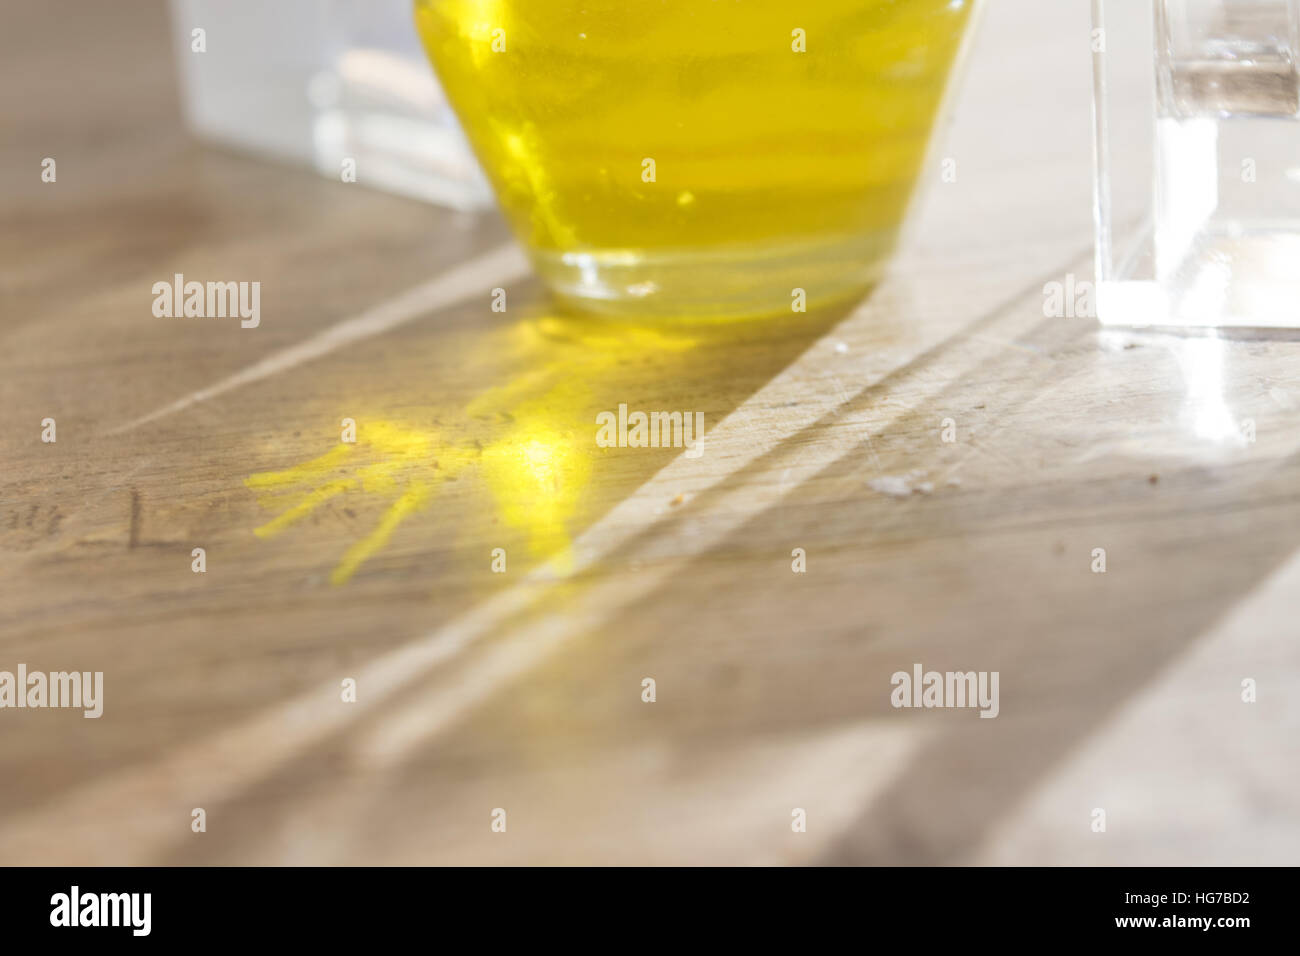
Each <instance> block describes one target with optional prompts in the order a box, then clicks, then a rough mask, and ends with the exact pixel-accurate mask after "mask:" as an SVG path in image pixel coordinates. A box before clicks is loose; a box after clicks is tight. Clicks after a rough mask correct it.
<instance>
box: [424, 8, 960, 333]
mask: <svg viewBox="0 0 1300 956" xmlns="http://www.w3.org/2000/svg"><path fill="white" fill-rule="evenodd" d="M971 2H972V0H800V2H795V0H417V3H416V22H417V26H418V28H419V31H420V34H421V36H422V38H423V40H424V44H425V46H426V48H427V49H428V52H429V55H430V57H431V59H432V61H433V64H434V67H435V68H436V70H437V73H438V76H439V78H440V80H441V82H442V84H443V87H444V89H445V90H446V93H447V96H448V98H449V99H450V101H451V103H452V105H453V106H454V108H455V109H456V112H457V115H458V116H459V118H460V120H461V122H462V125H463V126H464V127H465V129H466V132H467V134H468V136H469V138H470V141H471V143H472V145H473V147H474V150H475V152H476V154H477V155H478V157H479V160H480V161H481V162H482V164H483V166H484V168H485V169H486V171H487V173H488V175H489V177H490V178H491V180H492V182H493V185H494V187H495V189H496V193H497V198H498V200H499V201H500V204H501V207H502V209H503V211H504V212H505V215H506V217H507V218H508V219H509V221H510V224H511V226H512V227H513V229H514V230H515V233H516V235H517V236H518V237H519V238H520V240H521V241H522V242H523V243H524V244H525V245H526V246H527V247H528V248H529V250H530V252H531V254H532V256H533V260H534V263H535V264H536V266H537V268H538V271H539V272H540V273H541V275H542V276H543V278H544V279H546V280H547V281H548V283H549V284H550V285H551V286H552V287H553V288H554V289H555V290H556V291H557V292H559V293H560V294H561V295H562V296H565V297H567V298H571V299H576V300H579V302H580V303H581V304H584V305H586V306H588V307H592V308H595V309H598V310H603V311H611V312H623V313H625V314H635V315H681V316H682V317H695V316H705V315H741V314H752V313H763V312H777V311H787V310H790V309H791V308H792V299H793V298H794V289H795V288H801V289H803V290H804V293H805V297H806V299H807V301H808V302H809V304H810V305H812V304H817V303H819V302H823V301H829V300H833V299H838V298H843V297H845V296H846V295H850V294H855V293H857V294H860V293H861V292H862V291H863V290H864V289H865V288H866V287H867V286H869V285H870V283H871V282H872V281H873V280H874V279H875V278H876V276H877V274H878V272H879V268H880V265H881V263H882V261H883V259H884V258H885V257H886V256H887V255H888V253H889V252H890V250H891V249H892V247H893V244H894V240H895V238H896V234H897V231H898V228H899V225H900V223H901V221H902V218H903V215H904V212H905V210H906V207H907V203H908V200H909V198H910V196H911V193H912V189H913V186H914V185H915V183H916V180H917V177H918V174H919V172H920V167H921V163H922V161H923V159H924V157H925V153H926V146H927V142H928V140H929V136H930V131H931V127H932V125H933V122H934V118H935V114H936V113H937V112H938V109H939V105H940V102H941V99H942V97H943V92H944V88H945V85H946V81H947V76H948V73H949V69H950V67H951V65H952V63H953V60H954V59H955V58H956V55H957V52H958V49H959V47H960V44H961V38H962V34H963V32H964V28H965V25H966V22H967V20H968V19H969V13H970V6H971ZM801 46H802V50H801V49H800V47H801ZM651 161H652V162H651ZM936 175H937V173H936Z"/></svg>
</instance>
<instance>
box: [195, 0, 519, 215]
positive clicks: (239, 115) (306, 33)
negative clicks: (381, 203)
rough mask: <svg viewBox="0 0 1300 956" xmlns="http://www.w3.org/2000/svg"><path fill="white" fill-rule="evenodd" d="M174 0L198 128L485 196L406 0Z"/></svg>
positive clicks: (398, 181)
mask: <svg viewBox="0 0 1300 956" xmlns="http://www.w3.org/2000/svg"><path fill="white" fill-rule="evenodd" d="M171 5H172V25H173V32H174V36H175V46H176V57H177V62H178V67H179V70H180V74H181V80H182V89H183V98H184V104H185V114H186V119H187V122H188V123H189V125H190V127H191V128H192V129H193V130H194V131H195V132H196V133H197V134H198V135H199V136H201V137H203V138H206V139H210V140H213V141H216V142H220V143H225V144H228V145H233V146H236V147H240V148H244V149H248V150H251V151H254V152H257V153H261V154H264V155H268V156H272V157H276V158H279V159H285V160H289V161H292V162H297V163H303V164H306V165H310V166H312V167H314V168H316V169H317V170H319V171H320V172H321V173H322V174H323V175H325V176H329V177H330V178H332V179H336V180H337V179H341V178H344V177H345V176H346V175H349V171H351V172H352V173H354V174H355V177H356V179H355V181H356V182H358V183H360V184H363V185H368V186H373V187H376V188H379V189H385V190H388V191H390V192H396V193H400V194H403V195H407V196H412V197H415V198H418V199H422V200H426V201H428V202H434V203H440V204H442V205H446V206H451V207H454V208H457V209H479V208H484V207H487V206H490V205H491V204H492V202H493V199H492V194H491V191H490V189H489V187H488V185H487V182H486V180H485V179H484V178H483V175H482V173H481V172H480V171H479V168H478V164H477V163H476V161H475V160H474V157H473V155H472V154H471V153H470V150H469V147H468V145H467V144H466V142H465V139H464V136H463V135H462V133H461V131H460V127H459V126H458V124H457V123H456V118H455V116H454V115H453V114H452V111H451V108H450V107H449V106H448V105H447V102H446V100H445V99H444V98H443V96H442V91H441V89H440V88H439V86H438V82H437V79H436V78H435V76H434V74H433V71H432V69H431V68H430V66H429V62H428V59H427V58H426V57H425V55H424V50H423V48H422V47H421V46H420V42H419V38H418V36H417V35H416V33H415V27H414V25H413V23H412V5H411V2H410V0H171ZM196 31H201V33H200V32H196Z"/></svg>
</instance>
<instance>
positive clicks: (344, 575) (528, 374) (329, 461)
mask: <svg viewBox="0 0 1300 956" xmlns="http://www.w3.org/2000/svg"><path fill="white" fill-rule="evenodd" d="M695 345H696V340H695V339H694V338H692V337H691V336H689V335H688V334H686V333H685V332H684V331H682V330H678V331H663V330H660V329H650V328H640V327H635V326H630V325H618V326H613V327H611V326H607V325H605V324H603V323H600V322H591V321H586V320H570V319H566V318H560V317H555V316H541V317H536V318H530V319H526V320H524V321H521V322H518V323H515V324H513V325H511V326H508V327H506V328H504V329H499V330H496V331H494V332H493V333H492V334H491V335H490V336H489V337H488V339H487V340H485V341H484V342H483V343H482V347H481V351H480V352H479V353H478V354H477V355H476V356H474V357H471V358H472V359H473V361H475V362H476V363H478V362H482V363H483V364H484V366H485V367H492V366H491V364H490V363H493V362H502V361H504V362H506V363H507V364H508V365H509V366H510V367H511V368H512V369H516V370H517V371H515V373H514V374H513V375H512V376H511V377H510V378H508V379H507V380H506V381H505V382H504V383H502V384H500V385H496V386H493V387H491V388H488V389H486V390H484V391H483V392H481V393H479V394H478V395H476V396H474V397H473V398H472V399H471V400H470V401H469V402H467V403H465V404H464V405H463V406H462V407H461V408H460V410H459V411H458V412H456V413H454V414H453V415H447V414H446V413H443V412H442V411H441V410H430V414H429V417H430V418H433V417H435V416H434V415H433V412H437V413H438V414H437V416H436V417H437V419H438V420H439V421H440V422H442V424H441V425H440V426H439V428H437V429H432V428H429V427H427V426H419V425H413V424H410V423H406V422H395V421H389V420H384V419H379V420H372V419H369V418H367V417H365V416H357V434H356V438H357V440H356V442H355V443H354V444H351V443H349V444H343V443H340V444H339V445H338V446H336V447H335V448H333V449H331V450H329V451H327V452H326V453H325V454H323V455H320V456H319V457H316V458H313V459H311V460H309V461H306V462H303V463H301V464H298V465H294V466H293V467H290V468H286V469H284V470H281V471H270V472H261V473H258V474H254V475H252V476H250V477H249V478H248V479H246V482H245V483H246V484H247V486H248V487H249V488H250V489H252V490H253V491H254V492H256V493H257V495H258V501H259V503H260V504H261V505H262V506H263V507H264V508H267V509H269V510H273V511H275V512H276V514H275V516H274V517H272V518H271V520H269V521H267V522H266V523H265V524H263V525H261V526H260V527H258V528H257V529H255V532H254V533H255V534H257V536H258V537H261V538H272V537H276V536H278V535H281V534H284V533H285V532H287V531H289V530H290V529H291V528H293V527H294V526H295V525H297V524H298V523H300V522H301V521H303V520H304V519H305V518H308V517H309V516H311V515H312V514H313V513H315V512H317V511H318V510H319V509H321V508H322V507H324V506H326V505H328V504H330V503H332V502H335V501H336V500H338V499H342V500H347V501H350V502H354V503H357V504H360V505H362V506H369V507H373V506H374V505H376V504H381V505H382V506H383V511H382V513H381V515H380V517H379V518H378V520H377V522H376V523H375V525H374V526H373V527H372V528H371V530H370V531H369V532H368V533H367V534H366V535H365V536H364V537H362V538H361V539H360V540H358V541H356V542H355V543H353V544H352V545H351V546H349V547H348V548H347V550H346V552H345V553H344V554H343V556H342V557H341V558H340V559H339V561H338V564H337V565H336V566H335V568H334V570H333V572H332V573H331V575H330V580H331V582H332V583H333V584H336V585H339V584H343V583H345V582H347V581H348V580H349V579H350V578H351V577H352V576H353V575H354V574H356V572H357V571H358V570H359V569H360V568H361V567H362V566H363V565H364V564H365V563H366V562H367V561H368V560H370V559H371V558H372V557H373V556H374V555H375V554H377V553H379V552H380V551H382V550H383V549H384V548H385V547H386V546H387V545H388V544H389V542H390V541H391V539H392V537H393V534H394V533H395V532H396V531H397V529H398V528H399V527H401V526H402V525H403V523H405V522H406V521H407V520H409V519H410V518H411V517H412V516H413V515H416V514H418V513H419V512H421V511H423V510H425V509H427V508H428V507H430V505H431V504H432V502H433V500H434V499H435V497H436V496H437V494H438V492H439V490H440V489H441V488H442V486H443V485H444V484H445V483H446V482H448V481H452V480H456V479H458V478H459V477H461V476H462V475H466V476H470V475H472V476H475V477H477V478H478V480H479V484H477V485H475V486H474V487H475V488H482V489H484V490H486V492H487V493H488V494H489V495H490V497H491V499H492V504H493V507H494V508H495V512H496V515H497V517H498V519H499V520H500V521H501V522H502V523H503V524H505V525H506V526H507V527H509V528H512V529H514V530H517V531H519V532H520V533H522V534H523V535H524V536H525V539H526V541H527V547H528V551H529V555H530V557H532V558H535V559H538V560H549V561H550V562H551V563H552V566H553V567H554V569H555V570H556V571H557V572H560V573H565V572H567V571H568V570H570V569H571V567H572V563H571V555H570V545H571V538H570V530H571V525H572V523H573V522H574V520H575V519H576V518H577V516H578V512H579V508H580V506H581V503H582V496H583V492H584V490H585V488H586V486H587V485H588V484H589V482H590V480H591V474H592V470H593V467H594V459H595V455H596V454H597V453H598V451H599V449H598V448H597V447H596V444H595V434H596V426H595V414H596V412H597V411H601V410H604V409H605V407H606V405H608V404H609V401H607V400H605V399H602V398H601V397H599V394H598V393H603V394H604V395H605V396H606V398H608V396H609V395H611V394H613V395H620V394H622V390H623V389H624V388H625V387H626V386H625V385H624V381H625V378H626V374H627V371H626V370H627V368H628V365H629V363H630V361H631V360H633V359H641V360H643V359H645V358H646V356H647V355H648V354H651V353H654V352H661V353H677V352H684V351H686V350H689V349H691V348H693V347H694V346H695Z"/></svg>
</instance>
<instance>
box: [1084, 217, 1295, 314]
mask: <svg viewBox="0 0 1300 956" xmlns="http://www.w3.org/2000/svg"><path fill="white" fill-rule="evenodd" d="M1297 226H1300V224H1297ZM1296 262H1300V230H1297V228H1296V227H1295V226H1292V227H1291V228H1277V229H1259V228H1257V229H1250V230H1246V229H1233V230H1224V231H1220V232H1215V233H1203V234H1200V235H1198V236H1196V237H1195V238H1194V239H1193V240H1192V241H1191V242H1189V244H1188V248H1187V250H1186V251H1185V253H1184V256H1183V259H1182V260H1181V261H1180V262H1179V263H1178V265H1177V268H1176V269H1174V270H1171V272H1170V274H1169V275H1168V276H1166V277H1165V278H1164V279H1162V280H1153V279H1147V280H1136V279H1130V280H1127V281H1125V280H1123V279H1121V280H1119V281H1109V282H1100V283H1098V284H1097V312H1098V316H1097V317H1098V318H1099V319H1100V320H1101V322H1102V323H1103V324H1106V325H1128V326H1197V327H1206V328H1233V327H1235V328H1256V329H1268V328H1272V329H1294V328H1300V273H1297V271H1296V267H1295V264H1296Z"/></svg>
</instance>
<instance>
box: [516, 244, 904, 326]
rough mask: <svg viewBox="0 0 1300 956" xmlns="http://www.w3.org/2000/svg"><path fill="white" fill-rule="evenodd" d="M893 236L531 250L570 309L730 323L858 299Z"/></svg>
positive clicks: (881, 264)
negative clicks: (693, 246) (688, 246)
mask: <svg viewBox="0 0 1300 956" xmlns="http://www.w3.org/2000/svg"><path fill="white" fill-rule="evenodd" d="M896 238H897V232H896V231H895V230H890V231H889V232H887V233H872V234H869V235H865V236H853V237H840V238H837V239H825V238H818V239H809V240H806V241H800V242H782V243H771V242H768V243H744V244H735V245H730V246H725V247H710V248H699V249H676V250H671V251H662V250H655V251H652V252H651V251H643V250H636V249H613V250H611V249H606V250H600V251H571V252H555V251H551V250H533V251H532V252H531V256H532V259H533V263H534V266H535V268H536V270H537V273H538V275H539V276H541V278H542V280H543V281H544V282H545V283H546V284H547V286H549V288H550V289H551V291H552V292H553V293H554V294H555V295H556V296H557V297H558V298H559V299H561V300H562V301H563V302H565V303H566V304H567V305H570V306H572V307H574V308H576V309H578V310H580V311H584V312H592V313H596V314H599V315H603V316H610V317H615V318H626V319H636V320H641V319H660V320H672V319H680V320H686V321H696V320H701V319H706V320H707V319H723V320H725V319H737V318H747V317H759V316H765V315H778V314H781V313H795V314H798V313H799V312H802V311H809V312H811V311H813V310H814V309H818V308H824V307H826V306H830V305H834V304H837V303H841V302H844V301H846V300H850V299H854V298H860V297H861V296H862V295H864V294H865V293H866V292H867V290H868V289H869V288H870V287H871V286H872V285H874V284H875V283H876V282H877V281H878V280H879V279H880V275H881V273H882V271H883V269H884V266H885V262H886V261H887V259H888V257H889V254H890V253H891V252H892V251H893V247H894V243H895V240H896Z"/></svg>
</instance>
